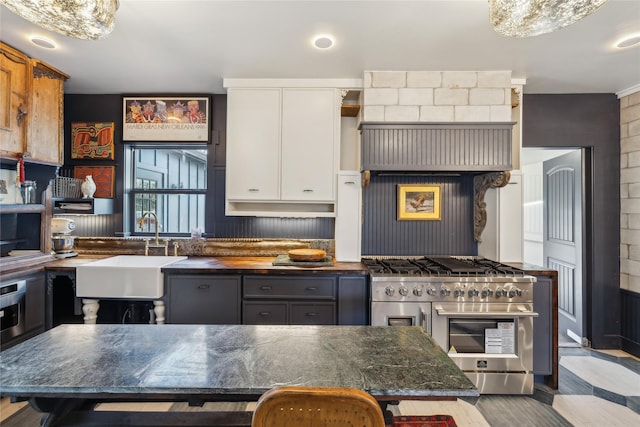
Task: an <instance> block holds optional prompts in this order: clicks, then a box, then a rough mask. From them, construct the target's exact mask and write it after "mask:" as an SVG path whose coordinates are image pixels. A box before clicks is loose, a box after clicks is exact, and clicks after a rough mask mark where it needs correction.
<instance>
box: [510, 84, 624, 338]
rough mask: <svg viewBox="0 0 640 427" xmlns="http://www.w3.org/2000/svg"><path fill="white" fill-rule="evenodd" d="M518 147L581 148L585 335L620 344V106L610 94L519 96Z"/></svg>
mask: <svg viewBox="0 0 640 427" xmlns="http://www.w3.org/2000/svg"><path fill="white" fill-rule="evenodd" d="M522 138H523V140H522V145H523V147H555V148H569V147H576V148H577V147H583V148H586V149H587V151H588V153H587V154H588V155H587V159H589V164H588V165H587V168H586V172H587V176H585V184H586V194H585V200H586V205H587V212H586V213H585V214H586V218H585V219H586V223H585V224H586V227H585V228H586V236H585V237H586V239H585V248H584V254H585V258H586V259H585V266H586V271H585V273H586V276H584V277H586V278H587V282H586V287H587V292H586V295H587V300H586V312H585V313H587V316H588V317H587V319H588V320H587V325H586V331H587V336H588V337H589V338H590V339H591V342H592V346H593V347H594V348H619V346H620V260H619V258H620V105H619V101H618V99H617V97H616V96H615V95H614V94H575V95H524V99H523V119H522Z"/></svg>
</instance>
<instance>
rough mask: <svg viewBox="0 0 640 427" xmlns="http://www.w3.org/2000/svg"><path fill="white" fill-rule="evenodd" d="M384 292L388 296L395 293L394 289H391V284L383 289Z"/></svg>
mask: <svg viewBox="0 0 640 427" xmlns="http://www.w3.org/2000/svg"><path fill="white" fill-rule="evenodd" d="M384 293H385V294H387V295H388V296H390V297H392V296H394V295H395V293H396V290H395V289H393V288H392V287H391V286H387V287H386V289H385V290H384Z"/></svg>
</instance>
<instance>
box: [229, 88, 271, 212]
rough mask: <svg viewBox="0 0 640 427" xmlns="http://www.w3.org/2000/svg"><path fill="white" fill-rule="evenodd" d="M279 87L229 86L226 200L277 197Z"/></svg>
mask: <svg viewBox="0 0 640 427" xmlns="http://www.w3.org/2000/svg"><path fill="white" fill-rule="evenodd" d="M281 93H282V92H281V90H280V89H272V88H268V89H253V88H252V89H241V88H238V89H229V90H228V94H227V170H226V179H227V182H226V188H227V189H226V191H227V194H226V197H227V199H228V200H278V199H279V198H280V122H281V109H280V106H281Z"/></svg>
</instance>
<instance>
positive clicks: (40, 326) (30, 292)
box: [24, 272, 45, 334]
mask: <svg viewBox="0 0 640 427" xmlns="http://www.w3.org/2000/svg"><path fill="white" fill-rule="evenodd" d="M26 280H27V290H26V295H25V298H24V300H25V314H24V329H25V331H26V332H32V333H35V334H39V333H42V332H44V319H45V316H44V314H45V284H44V273H41V272H38V273H36V274H32V275H30V276H29V277H27V278H26Z"/></svg>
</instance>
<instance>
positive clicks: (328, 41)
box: [313, 34, 335, 49]
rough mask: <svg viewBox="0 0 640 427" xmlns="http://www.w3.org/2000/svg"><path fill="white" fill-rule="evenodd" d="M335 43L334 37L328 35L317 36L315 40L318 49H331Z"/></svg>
mask: <svg viewBox="0 0 640 427" xmlns="http://www.w3.org/2000/svg"><path fill="white" fill-rule="evenodd" d="M334 42H335V41H334V40H333V37H331V36H330V35H327V34H322V35H319V36H316V37H314V39H313V45H314V46H315V47H316V48H318V49H329V48H330V47H331V46H333V44H334Z"/></svg>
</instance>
